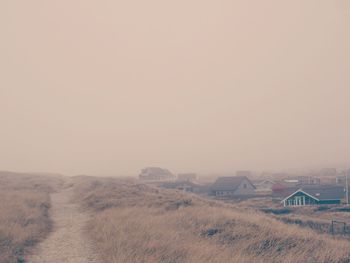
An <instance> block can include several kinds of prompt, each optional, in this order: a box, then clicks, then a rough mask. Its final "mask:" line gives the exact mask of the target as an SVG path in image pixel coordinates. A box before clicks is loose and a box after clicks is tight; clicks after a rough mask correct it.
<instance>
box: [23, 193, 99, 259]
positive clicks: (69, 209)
mask: <svg viewBox="0 0 350 263" xmlns="http://www.w3.org/2000/svg"><path fill="white" fill-rule="evenodd" d="M71 195H72V188H68V189H65V190H62V191H60V192H58V193H54V194H52V195H51V199H52V200H51V203H52V208H51V217H52V220H53V223H54V226H53V227H54V228H53V232H52V233H51V234H50V235H49V237H48V238H47V239H45V240H44V241H43V242H42V243H40V244H39V245H38V247H37V249H35V251H34V252H33V255H31V256H30V257H29V258H28V260H27V261H26V262H29V263H90V262H91V263H97V262H100V261H99V260H98V259H99V256H98V255H97V253H96V252H94V249H93V245H92V244H91V242H90V241H89V240H88V239H87V238H86V237H85V235H84V227H85V223H86V221H87V220H88V219H89V215H88V214H87V213H85V212H83V211H81V210H80V209H79V207H78V205H77V204H74V203H72V202H71Z"/></svg>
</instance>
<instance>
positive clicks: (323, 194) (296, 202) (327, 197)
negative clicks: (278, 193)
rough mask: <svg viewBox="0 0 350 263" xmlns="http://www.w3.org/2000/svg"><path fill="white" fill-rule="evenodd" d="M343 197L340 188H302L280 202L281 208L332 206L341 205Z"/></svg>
mask: <svg viewBox="0 0 350 263" xmlns="http://www.w3.org/2000/svg"><path fill="white" fill-rule="evenodd" d="M345 198H346V197H345V188H344V187H342V186H326V185H313V186H311V185H310V186H304V187H301V188H300V189H298V190H296V191H295V192H293V193H292V194H290V195H289V196H287V197H285V198H284V199H283V200H282V203H283V206H308V205H333V204H341V202H342V200H344V199H345Z"/></svg>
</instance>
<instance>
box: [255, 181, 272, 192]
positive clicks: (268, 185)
mask: <svg viewBox="0 0 350 263" xmlns="http://www.w3.org/2000/svg"><path fill="white" fill-rule="evenodd" d="M275 184H276V183H275V182H274V181H271V180H264V181H260V182H257V183H255V184H254V186H255V188H256V190H255V191H256V192H261V193H264V192H265V193H269V192H272V187H273V186H274V185H275Z"/></svg>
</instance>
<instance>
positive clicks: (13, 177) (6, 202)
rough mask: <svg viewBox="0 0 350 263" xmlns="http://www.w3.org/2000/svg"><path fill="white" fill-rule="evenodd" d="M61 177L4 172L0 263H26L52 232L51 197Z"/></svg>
mask: <svg viewBox="0 0 350 263" xmlns="http://www.w3.org/2000/svg"><path fill="white" fill-rule="evenodd" d="M60 183H61V181H60V179H59V178H57V177H44V176H35V175H29V174H15V173H7V172H0V200H1V202H0V263H15V262H24V261H23V259H22V257H23V256H24V254H25V252H27V250H28V248H30V247H32V246H33V245H35V244H36V243H37V242H38V241H39V240H41V239H42V238H44V237H45V236H46V235H47V233H48V232H49V230H50V228H51V220H50V218H49V215H48V210H49V208H50V198H49V193H50V192H51V191H53V190H54V187H55V186H57V185H59V184H60Z"/></svg>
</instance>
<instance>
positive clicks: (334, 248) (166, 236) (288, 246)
mask: <svg viewBox="0 0 350 263" xmlns="http://www.w3.org/2000/svg"><path fill="white" fill-rule="evenodd" d="M74 181H75V185H74V187H75V189H76V190H75V193H76V197H75V201H76V202H78V203H80V205H81V206H82V207H83V208H84V209H86V210H88V211H90V212H91V213H93V217H92V219H91V220H90V221H89V222H88V227H87V229H88V232H87V234H88V235H89V237H90V238H91V239H92V240H93V241H94V242H95V245H96V247H97V248H98V250H100V251H101V252H102V253H101V254H102V255H103V256H102V257H103V262H115V263H118V262H124V263H129V262H130V263H131V262H169V263H170V262H188V263H194V262H213V263H219V262H334V263H335V262H349V258H350V243H349V242H348V241H346V240H344V239H341V238H337V239H335V238H332V237H330V236H329V235H326V234H317V233H315V232H313V231H311V230H308V229H303V228H299V227H298V226H295V225H287V224H284V223H283V222H280V221H278V220H276V219H273V218H271V217H268V216H266V215H264V214H262V213H259V212H256V211H254V210H246V211H242V209H239V208H236V207H234V206H233V205H229V204H223V203H220V202H215V201H209V200H204V199H201V198H199V197H197V196H194V195H191V194H184V193H180V192H177V191H172V190H163V189H157V188H154V187H150V186H147V185H144V184H139V183H136V182H133V181H130V180H129V181H126V180H124V181H123V180H118V179H107V178H105V179H101V178H98V179H97V178H92V177H77V178H75V179H74Z"/></svg>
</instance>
